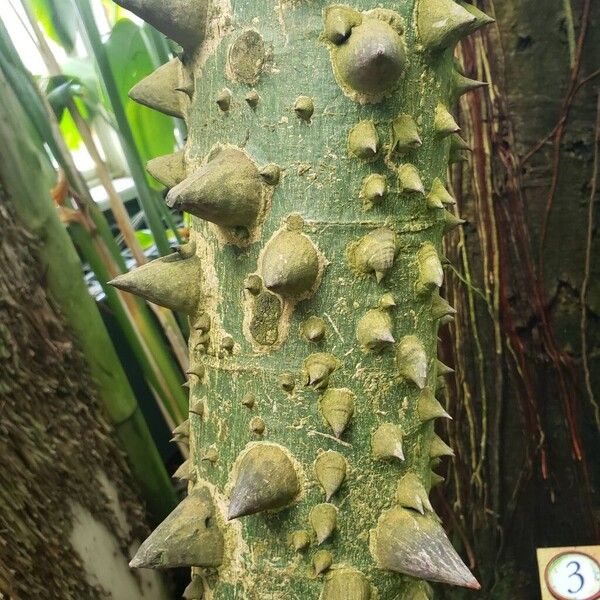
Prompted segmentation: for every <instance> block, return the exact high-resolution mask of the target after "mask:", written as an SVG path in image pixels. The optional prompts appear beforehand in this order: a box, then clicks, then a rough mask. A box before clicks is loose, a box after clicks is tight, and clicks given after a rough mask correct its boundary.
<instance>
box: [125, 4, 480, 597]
mask: <svg viewBox="0 0 600 600" xmlns="http://www.w3.org/2000/svg"><path fill="white" fill-rule="evenodd" d="M120 3H122V4H123V5H125V6H128V7H130V8H132V9H134V10H138V11H139V12H140V13H141V14H143V15H144V16H145V18H147V19H148V20H150V21H151V22H152V23H153V24H154V25H155V26H157V27H160V24H161V19H162V24H163V26H164V28H163V30H169V31H171V35H173V33H172V32H173V27H174V28H175V33H178V34H180V35H178V37H179V38H180V39H179V40H178V41H180V42H181V43H183V44H184V45H185V48H184V50H185V51H184V54H183V57H182V59H181V60H182V65H183V66H180V68H181V77H182V80H183V81H185V80H186V77H187V78H193V80H194V82H195V86H193V87H192V90H193V91H192V92H189V91H188V96H189V97H191V100H190V101H188V97H186V95H184V94H181V95H180V96H177V95H174V99H173V100H172V101H173V102H176V103H179V107H180V108H181V110H183V111H184V113H185V115H186V121H187V126H188V130H189V138H188V141H187V145H186V149H185V173H186V175H187V178H186V179H184V180H183V181H182V182H180V183H179V184H178V185H176V186H175V187H173V188H172V189H171V191H170V192H169V194H168V196H167V202H168V203H169V204H170V205H172V206H178V207H180V208H182V209H184V210H188V211H189V212H191V213H192V214H194V215H195V217H196V218H195V219H194V232H193V242H194V246H193V247H192V249H195V252H196V254H197V255H198V256H199V257H200V258H201V261H202V272H201V273H199V274H198V276H199V277H201V278H202V293H201V298H199V304H198V309H197V310H195V311H193V312H192V314H191V323H192V326H193V327H192V329H193V331H192V335H191V339H190V348H191V352H190V358H191V365H192V368H191V370H192V371H193V372H194V376H192V378H191V381H190V388H191V390H190V406H192V407H193V412H192V414H191V415H190V425H191V427H190V449H191V457H192V458H191V463H190V465H189V466H188V468H189V469H190V471H191V475H190V479H191V480H192V482H193V483H192V484H191V485H192V488H193V489H194V490H196V489H198V488H199V489H204V488H206V489H209V490H210V491H211V495H212V503H213V510H212V514H213V515H214V519H212V523H211V524H210V525H206V526H205V529H204V530H203V535H204V536H206V540H208V541H210V540H212V544H213V548H214V544H216V543H217V542H216V540H217V539H223V540H224V552H223V557H222V560H221V564H220V565H219V567H218V568H217V569H216V570H215V569H214V568H213V567H214V552H213V553H208V552H206V553H205V554H203V553H202V552H200V553H197V552H194V551H193V550H192V544H191V543H188V542H186V537H185V535H183V531H184V530H185V527H186V526H185V524H184V522H183V521H178V520H177V519H179V517H178V515H175V514H174V515H172V517H173V518H170V519H169V520H168V521H166V522H165V523H164V524H163V526H161V527H159V528H158V529H157V531H155V532H154V534H153V536H151V538H149V540H147V542H146V544H144V546H143V547H142V549H141V550H140V553H139V555H138V557H137V559H136V560H135V561H134V564H135V566H154V567H156V566H157V565H158V566H163V567H165V566H180V565H182V564H188V565H191V566H198V567H203V568H202V569H199V570H198V571H197V573H196V574H197V575H199V576H201V577H197V578H196V579H195V580H194V582H193V584H192V586H196V587H198V586H200V587H203V588H204V589H205V590H209V589H210V590H211V591H210V596H209V597H211V598H215V599H218V600H224V599H230V598H239V597H243V598H261V599H268V598H273V599H275V598H281V597H290V598H318V597H322V598H323V599H324V600H325V599H329V600H331V599H341V598H356V599H368V598H375V597H377V598H378V599H380V600H385V599H390V600H391V599H395V598H411V599H417V598H427V597H429V594H430V590H429V588H428V586H426V585H425V584H423V583H420V582H418V581H417V580H416V579H415V578H418V577H419V576H420V577H423V578H426V579H430V580H434V581H441V582H445V583H454V584H459V585H465V586H469V587H475V588H476V587H477V585H478V584H477V582H476V581H475V580H474V579H473V577H472V576H471V575H470V574H469V572H468V570H467V568H466V567H465V566H464V565H463V564H461V562H460V559H459V558H458V555H456V554H454V553H453V551H452V550H451V548H450V546H449V543H448V542H447V540H446V538H445V536H444V533H443V530H442V528H441V526H440V525H439V524H438V521H437V519H436V517H435V515H434V513H433V512H432V510H430V508H431V506H430V505H429V500H428V496H427V492H428V490H429V489H430V487H431V486H432V484H433V482H434V481H435V476H434V475H432V470H431V469H432V468H433V467H435V466H436V465H437V464H438V462H439V460H440V458H442V457H444V456H445V455H448V454H451V452H452V451H451V449H450V448H448V447H447V446H446V445H445V444H444V443H443V441H442V440H441V438H439V437H438V436H437V435H436V434H435V432H434V419H435V418H436V417H444V416H446V414H445V411H444V410H443V409H442V407H441V406H440V405H439V404H438V403H437V401H436V400H435V397H434V391H435V389H436V387H437V385H438V378H439V376H441V375H442V374H443V373H444V371H446V368H445V367H444V365H441V364H439V363H438V362H437V360H436V345H437V320H438V319H439V318H440V316H443V315H444V314H446V313H447V312H448V310H450V309H448V308H447V307H446V306H445V305H444V302H443V301H441V299H440V298H439V296H438V289H439V287H440V286H441V284H442V279H443V271H442V265H441V259H440V248H441V241H442V236H443V233H444V232H445V231H447V230H448V229H450V228H452V227H454V226H455V225H457V224H458V223H460V220H459V219H458V218H457V217H456V216H455V215H454V213H453V212H451V211H448V210H446V209H445V208H444V206H445V204H447V203H449V202H452V199H451V197H450V196H449V195H448V194H447V192H446V191H445V189H444V187H443V184H442V182H443V181H445V179H446V171H447V165H448V161H449V159H450V158H451V156H450V155H451V151H452V154H453V157H454V158H456V157H457V155H458V154H459V153H460V148H459V146H460V140H458V139H457V138H456V137H455V136H454V134H455V132H456V129H457V127H456V125H455V124H454V122H453V119H452V117H451V116H450V114H449V113H448V111H447V108H448V107H449V105H450V103H451V98H452V96H453V94H454V93H455V92H456V90H455V88H454V87H453V85H455V83H456V81H457V74H456V73H454V71H453V60H452V46H453V45H454V43H455V42H456V41H458V39H459V38H460V37H461V36H463V35H466V34H468V33H469V32H471V31H474V30H475V29H477V28H478V27H479V26H481V25H483V24H485V23H486V22H487V19H486V18H485V16H484V15H481V14H479V13H476V12H473V10H474V9H472V8H471V7H470V6H469V5H467V6H469V8H470V10H471V12H468V11H467V10H466V9H463V8H462V7H461V6H460V5H458V4H456V3H454V2H452V1H450V0H448V1H445V0H444V1H441V0H439V1H437V0H420V1H419V2H387V3H386V9H385V10H384V9H377V10H373V11H371V12H368V11H370V10H371V9H374V8H375V6H374V4H373V3H371V2H367V1H362V2H358V3H356V6H355V7H353V8H352V9H350V8H348V7H340V6H339V5H338V6H336V7H327V5H325V4H324V3H322V2H300V1H298V2H280V3H279V4H276V3H274V2H273V1H268V0H260V1H252V2H250V1H247V2H237V3H235V5H234V7H233V8H231V7H229V6H227V5H226V3H219V2H215V3H213V5H212V6H211V7H210V10H209V15H210V18H209V20H208V25H207V27H206V37H205V39H204V40H201V39H200V38H199V37H196V38H195V40H194V39H193V31H191V32H190V30H189V27H190V26H193V24H194V19H201V17H202V14H201V13H202V12H203V11H202V9H201V8H199V7H198V6H197V5H200V6H202V5H203V4H204V3H195V4H194V3H192V2H190V3H187V2H176V3H174V7H173V9H172V14H171V15H165V14H164V12H162V8H161V3H160V2H155V1H153V0H147V1H146V2H141V1H133V0H132V1H131V2H130V1H126V0H122V1H121V2H120ZM188 4H189V5H188ZM327 8H330V9H332V10H329V11H327V10H326V9H327ZM156 15H158V18H153V17H155V16H156ZM185 15H187V16H188V19H185V18H184V16H185ZM166 21H168V24H165V22H166ZM416 21H418V23H417V22H416ZM198 30H199V31H201V30H202V28H200V27H198ZM190 34H192V39H190ZM171 74H172V72H171ZM165 82H166V83H168V82H167V78H166V76H165ZM166 83H165V85H166ZM160 91H161V94H160V99H161V106H162V107H163V108H164V106H165V98H169V96H168V95H166V94H165V90H164V89H163V90H160ZM171 92H172V90H171ZM172 95H173V92H172ZM157 104H158V102H157ZM451 210H452V209H451ZM198 217H202V218H198ZM182 260H185V256H182ZM157 272H158V271H157ZM174 273H175V271H174ZM184 286H185V280H180V279H178V278H177V277H176V276H174V277H172V278H170V279H169V280H168V281H167V278H165V277H161V278H158V277H157V278H156V280H155V287H156V289H155V290H152V293H153V295H154V297H156V292H157V290H158V291H159V292H160V290H161V289H163V290H164V291H163V294H164V295H165V298H167V297H170V295H171V294H170V293H168V289H167V288H169V287H175V288H178V289H180V288H182V287H184ZM138 291H139V292H140V293H142V294H144V295H148V294H149V293H150V292H149V291H148V289H147V288H146V289H144V288H143V287H142V286H140V288H139V290H138ZM186 502H188V501H187V500H186ZM189 506H190V503H189V502H188V504H186V505H185V507H184V508H183V509H182V511H181V512H186V511H188V510H189V508H188V507H189ZM203 510H206V504H203ZM421 513H423V514H421ZM202 514H205V513H204V512H203V513H202ZM178 522H179V524H180V526H181V533H182V535H181V536H180V537H179V538H178V543H179V544H180V545H181V546H182V547H183V548H184V550H185V549H187V550H188V551H187V552H185V551H182V548H181V547H180V548H179V549H178V552H170V551H166V550H165V549H167V550H172V549H170V548H169V544H171V543H172V540H173V535H172V534H173V531H174V528H175V525H176V524H177V523H178ZM220 536H222V538H220ZM211 561H212V562H211ZM190 590H191V588H190ZM196 593H197V592H194V593H192V591H190V594H189V595H188V596H189V597H200V596H197V595H194V594H196Z"/></svg>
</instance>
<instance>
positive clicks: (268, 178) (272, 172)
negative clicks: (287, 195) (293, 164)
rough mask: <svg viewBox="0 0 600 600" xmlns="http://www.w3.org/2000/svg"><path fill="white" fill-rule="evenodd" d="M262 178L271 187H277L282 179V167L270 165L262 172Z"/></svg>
mask: <svg viewBox="0 0 600 600" xmlns="http://www.w3.org/2000/svg"><path fill="white" fill-rule="evenodd" d="M260 175H261V177H262V178H263V179H264V180H265V183H268V184H269V185H277V184H278V183H279V181H280V179H281V167H280V166H279V165H276V164H275V163H269V164H268V165H265V166H264V167H263V168H262V169H261V170H260Z"/></svg>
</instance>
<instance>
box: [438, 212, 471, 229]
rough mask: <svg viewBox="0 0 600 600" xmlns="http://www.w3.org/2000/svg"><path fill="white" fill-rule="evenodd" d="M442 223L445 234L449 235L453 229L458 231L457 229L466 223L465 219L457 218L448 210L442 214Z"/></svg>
mask: <svg viewBox="0 0 600 600" xmlns="http://www.w3.org/2000/svg"><path fill="white" fill-rule="evenodd" d="M442 221H443V232H444V233H449V232H450V231H452V230H453V229H456V228H457V227H460V226H461V225H464V224H465V223H466V221H465V220H464V219H461V218H460V217H457V216H456V215H455V214H454V213H451V212H450V211H447V210H445V211H444V212H443V214H442Z"/></svg>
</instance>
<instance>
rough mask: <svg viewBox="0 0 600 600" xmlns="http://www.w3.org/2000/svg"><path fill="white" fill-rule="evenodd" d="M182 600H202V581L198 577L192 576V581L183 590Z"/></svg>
mask: <svg viewBox="0 0 600 600" xmlns="http://www.w3.org/2000/svg"><path fill="white" fill-rule="evenodd" d="M183 598H184V600H204V581H203V580H202V577H200V576H199V575H193V576H192V581H191V582H190V583H189V584H188V586H187V587H186V588H185V590H183Z"/></svg>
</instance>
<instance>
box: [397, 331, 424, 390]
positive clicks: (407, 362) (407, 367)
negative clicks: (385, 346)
mask: <svg viewBox="0 0 600 600" xmlns="http://www.w3.org/2000/svg"><path fill="white" fill-rule="evenodd" d="M396 365H397V367H398V373H399V375H400V376H401V377H403V378H404V379H408V380H409V381H412V382H413V383H415V384H416V385H417V387H418V388H419V389H423V388H424V387H425V386H426V385H427V354H426V353H425V348H424V347H423V344H422V343H421V342H420V340H419V339H418V338H417V337H416V336H414V335H407V336H405V337H403V338H402V339H401V340H400V342H399V343H398V344H397V346H396Z"/></svg>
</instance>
